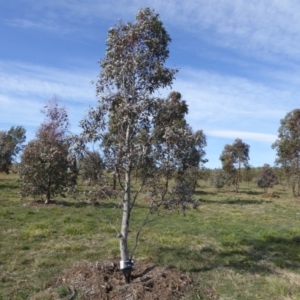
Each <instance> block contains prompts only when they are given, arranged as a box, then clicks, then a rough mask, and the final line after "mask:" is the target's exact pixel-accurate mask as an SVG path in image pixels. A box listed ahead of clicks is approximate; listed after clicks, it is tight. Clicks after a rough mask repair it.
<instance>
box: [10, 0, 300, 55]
mask: <svg viewBox="0 0 300 300" xmlns="http://www.w3.org/2000/svg"><path fill="white" fill-rule="evenodd" d="M30 2H31V3H32V5H28V3H30ZM25 3H26V4H27V6H30V8H31V9H30V12H27V14H26V15H25V16H24V18H23V19H22V18H20V19H12V20H10V24H11V25H13V26H23V27H24V26H25V27H28V28H34V27H38V28H42V27H44V28H45V29H46V30H49V29H50V28H57V26H60V28H61V29H62V30H63V29H64V30H66V28H68V26H66V22H71V23H72V24H73V25H74V24H75V23H80V24H86V23H93V24H97V23H99V19H102V20H103V19H105V20H110V22H113V23H112V25H113V24H114V23H115V22H116V21H117V19H123V20H125V21H127V20H133V19H134V15H135V13H136V11H137V9H139V8H141V7H144V6H150V7H153V8H154V9H156V11H157V12H158V13H159V14H160V15H161V17H162V20H163V22H164V23H166V24H168V26H172V27H174V28H176V30H182V31H183V32H192V33H193V37H191V38H192V39H197V38H204V39H206V40H207V41H209V43H211V44H218V45H221V46H222V47H226V48H230V49H239V50H242V51H243V52H244V54H251V55H252V56H253V55H258V56H260V57H263V58H264V59H270V58H271V57H272V56H275V57H277V60H278V59H279V60H280V59H282V56H287V57H290V58H291V57H294V58H295V57H296V58H297V60H299V59H300V47H299V44H300V31H299V30H298V28H299V26H300V3H299V1H296V0H289V1H281V0H275V1H271V2H270V1H268V0H261V1H256V0H249V1H245V0H235V1H232V0H210V1H207V0H198V1H180V0H172V1H171V0H169V1H163V2H162V1H158V0H152V1H150V0H144V1H143V3H141V2H140V1H139V0H130V1H128V0H127V1H126V0H118V1H114V2H107V1H98V0H86V1H84V3H83V2H82V1H79V0H51V1H50V0H44V1H41V2H39V3H36V1H35V2H33V1H30V0H29V1H28V0H26V1H24V4H25ZM34 13H35V15H34ZM41 15H43V17H44V18H43V21H38V22H37V21H35V19H36V18H38V19H39V20H40V16H41ZM29 16H30V17H31V19H29ZM78 29H79V28H78Z"/></svg>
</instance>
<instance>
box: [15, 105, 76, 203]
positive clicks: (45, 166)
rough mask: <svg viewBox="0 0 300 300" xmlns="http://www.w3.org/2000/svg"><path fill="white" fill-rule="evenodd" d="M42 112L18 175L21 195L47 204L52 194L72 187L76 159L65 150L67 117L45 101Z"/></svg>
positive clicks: (74, 180)
mask: <svg viewBox="0 0 300 300" xmlns="http://www.w3.org/2000/svg"><path fill="white" fill-rule="evenodd" d="M42 112H43V113H44V114H45V115H46V118H45V121H44V122H43V123H42V124H41V126H40V127H39V129H38V131H37V133H36V139H34V140H32V141H30V142H29V143H28V145H27V146H26V147H25V149H24V152H23V154H22V156H21V162H20V166H19V174H20V181H21V195H22V197H27V196H29V195H32V196H34V197H36V196H42V197H43V196H45V203H48V202H49V201H50V199H51V197H52V196H54V195H58V194H60V195H64V192H65V189H66V188H67V187H70V186H74V185H75V184H76V178H77V167H76V159H75V157H74V155H72V154H71V153H70V151H69V148H70V140H69V138H68V136H67V134H68V130H69V121H68V115H67V112H66V110H65V109H64V108H61V107H59V106H58V104H57V102H56V101H54V100H53V101H51V102H49V104H48V105H46V106H45V107H44V109H43V110H42Z"/></svg>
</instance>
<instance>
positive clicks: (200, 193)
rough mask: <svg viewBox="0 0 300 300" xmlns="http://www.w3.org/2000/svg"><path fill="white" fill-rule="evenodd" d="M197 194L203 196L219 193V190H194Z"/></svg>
mask: <svg viewBox="0 0 300 300" xmlns="http://www.w3.org/2000/svg"><path fill="white" fill-rule="evenodd" d="M194 194H195V195H198V196H201V195H202V196H203V195H217V194H218V193H217V192H206V191H195V192H194Z"/></svg>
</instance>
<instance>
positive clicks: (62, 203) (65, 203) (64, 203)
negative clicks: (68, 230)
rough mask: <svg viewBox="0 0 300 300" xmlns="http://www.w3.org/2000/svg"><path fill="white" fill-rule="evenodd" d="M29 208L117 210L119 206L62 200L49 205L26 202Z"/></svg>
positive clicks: (40, 202) (111, 203) (109, 203)
mask: <svg viewBox="0 0 300 300" xmlns="http://www.w3.org/2000/svg"><path fill="white" fill-rule="evenodd" d="M27 203H28V205H29V206H32V207H34V206H42V207H53V206H63V207H75V208H82V207H95V208H119V204H118V203H115V202H101V204H100V203H99V202H94V203H90V202H82V201H81V202H71V201H63V200H51V201H49V203H47V204H45V202H44V201H43V200H35V201H28V202H27Z"/></svg>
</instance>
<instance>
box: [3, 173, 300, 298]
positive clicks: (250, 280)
mask: <svg viewBox="0 0 300 300" xmlns="http://www.w3.org/2000/svg"><path fill="white" fill-rule="evenodd" d="M18 191H19V190H18V178H17V176H16V175H5V174H1V175H0V299H3V300H7V299H48V298H47V297H46V293H45V294H43V292H44V291H45V290H46V289H47V288H48V287H49V286H52V285H53V284H54V283H55V281H56V278H57V276H58V275H59V273H60V272H61V271H62V270H64V269H66V268H68V267H70V266H72V265H73V264H74V263H76V262H80V261H90V262H94V261H100V260H104V259H112V258H118V255H119V249H118V246H119V242H118V239H117V237H116V232H115V230H114V229H113V228H112V226H111V225H113V226H115V227H116V228H118V227H119V223H120V216H121V210H120V209H119V208H117V206H115V205H114V204H113V203H109V202H107V203H103V204H101V205H94V204H90V203H85V202H76V201H75V200H72V199H67V200H66V199H60V198H57V199H56V200H57V202H58V204H57V205H50V206H48V207H47V206H44V205H30V202H29V201H28V200H30V199H27V200H26V201H24V200H23V201H21V199H20V197H19V195H18ZM274 191H276V192H277V194H278V195H279V196H280V198H267V197H264V196H263V195H262V193H263V191H262V190H260V189H257V188H256V187H255V186H254V184H253V185H251V184H250V187H248V185H247V184H245V185H242V188H241V191H240V193H239V194H236V193H234V192H231V191H221V192H219V193H218V192H217V191H216V190H215V189H214V188H211V187H209V186H206V185H205V183H202V186H201V187H200V188H199V189H198V190H197V192H196V197H197V198H198V199H200V201H201V205H200V207H199V208H198V209H197V210H193V209H191V210H189V211H188V212H187V214H186V216H183V215H182V214H180V213H172V214H171V213H169V212H167V211H161V212H160V213H159V214H158V215H155V216H154V215H153V216H152V218H153V222H151V224H148V225H147V226H146V227H145V228H144V230H143V232H142V236H141V239H140V244H139V246H138V249H137V251H136V255H135V259H136V261H137V263H138V262H139V261H148V262H152V263H157V264H161V265H165V266H170V265H172V266H175V267H178V268H180V269H182V270H185V271H188V272H190V274H191V276H192V277H193V279H194V281H195V284H194V289H193V291H192V292H191V294H190V296H189V298H188V299H224V300H225V299H243V300H245V299H300V199H296V198H294V197H292V196H291V193H290V191H289V190H285V189H283V188H282V187H281V186H277V187H275V188H274ZM146 213H147V208H146V205H145V203H143V201H140V202H139V203H138V205H137V207H136V209H135V210H134V212H133V216H132V223H131V230H130V232H131V237H132V240H131V243H133V238H134V233H135V232H136V230H137V229H138V228H139V225H140V224H141V222H142V221H143V219H144V217H145V215H146ZM108 220H110V222H111V224H109V222H108ZM59 293H60V291H59V289H58V290H57V299H59ZM64 298H65V296H64ZM64 298H63V296H62V299H64ZM51 299H52V298H51Z"/></svg>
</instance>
